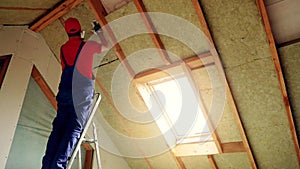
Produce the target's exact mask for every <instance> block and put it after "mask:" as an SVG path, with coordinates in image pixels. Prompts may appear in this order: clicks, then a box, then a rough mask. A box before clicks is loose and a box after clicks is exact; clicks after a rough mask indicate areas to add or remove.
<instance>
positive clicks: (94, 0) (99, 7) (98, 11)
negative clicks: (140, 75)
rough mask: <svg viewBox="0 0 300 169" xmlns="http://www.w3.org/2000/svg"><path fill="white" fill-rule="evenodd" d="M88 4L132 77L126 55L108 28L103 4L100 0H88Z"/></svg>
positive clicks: (133, 73)
mask: <svg viewBox="0 0 300 169" xmlns="http://www.w3.org/2000/svg"><path fill="white" fill-rule="evenodd" d="M88 4H89V5H90V7H91V9H92V11H93V13H94V15H95V17H96V19H97V21H98V22H99V24H100V25H101V27H102V29H103V32H104V33H107V35H108V37H109V40H110V43H111V44H114V47H115V49H116V54H117V56H118V58H119V60H120V61H121V63H122V64H123V65H124V67H125V69H126V70H127V71H128V73H129V75H130V76H131V77H134V75H135V72H134V70H133V69H132V67H131V66H130V65H129V63H128V61H127V59H126V55H125V53H124V52H123V50H122V48H121V46H120V44H119V43H118V42H117V39H116V37H115V35H114V33H113V31H112V29H111V28H110V26H109V24H108V22H107V20H106V18H105V15H106V11H105V9H104V7H103V4H102V2H101V1H100V0H88Z"/></svg>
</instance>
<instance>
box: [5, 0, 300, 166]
mask: <svg viewBox="0 0 300 169" xmlns="http://www.w3.org/2000/svg"><path fill="white" fill-rule="evenodd" d="M261 3H262V1H259V0H258V1H254V0H246V1H245V0H235V1H230V2H225V1H217V0H201V1H199V3H198V1H195V0H188V1H187V0H176V2H173V1H172V2H169V1H162V0H143V1H141V0H135V1H130V0H102V1H97V0H89V1H88V0H66V1H60V0H45V1H38V0H28V1H21V0H2V1H1V2H0V24H2V25H4V26H22V25H28V27H29V28H30V29H32V30H34V31H36V32H39V33H41V35H42V36H43V37H44V39H45V40H46V42H47V44H48V45H49V47H50V49H51V50H52V51H53V53H54V55H55V56H56V58H57V60H59V48H60V46H61V45H62V44H63V43H64V42H65V41H66V40H67V36H66V34H65V32H64V29H63V24H62V23H63V21H64V20H65V19H67V18H68V17H76V18H78V19H79V21H80V22H81V24H82V29H83V30H84V31H85V32H86V34H85V39H86V40H87V39H88V37H91V36H92V32H91V22H92V21H93V20H98V21H99V23H100V24H102V25H105V23H112V22H113V21H115V23H118V22H116V21H117V19H119V20H118V21H120V20H122V17H124V16H128V15H130V14H136V13H139V12H141V10H144V11H145V10H146V11H148V12H160V13H167V14H171V15H174V16H178V17H180V18H183V19H184V20H186V21H188V22H190V23H192V24H193V25H195V26H196V27H197V28H199V29H200V30H202V31H204V32H205V33H206V35H208V39H210V37H209V35H211V38H212V39H213V42H214V43H213V44H210V45H207V43H208V41H207V43H204V44H203V46H202V47H203V48H198V50H197V51H193V50H191V49H190V48H189V46H187V45H186V44H183V43H182V42H180V41H178V40H176V39H174V38H172V37H170V36H165V35H159V36H158V35H155V34H151V31H149V29H152V31H153V30H154V29H157V31H159V32H163V31H164V27H163V26H161V25H163V23H162V22H159V19H156V18H155V16H151V17H152V20H150V22H149V20H147V19H144V18H143V17H141V18H136V20H134V22H129V21H128V23H126V24H127V25H126V24H124V23H122V22H120V27H118V26H116V27H113V26H114V25H113V24H112V25H111V26H112V32H113V34H117V33H119V32H122V31H125V32H126V31H128V32H130V30H132V29H138V28H140V29H141V30H148V32H150V33H143V34H138V35H134V36H131V37H127V38H126V39H122V40H121V41H118V43H116V45H115V47H114V48H112V49H111V50H109V51H108V53H107V54H106V55H105V56H104V58H103V60H102V61H101V62H100V63H98V64H99V65H100V67H99V68H98V70H97V79H96V90H97V91H100V92H101V93H102V95H103V100H102V101H101V105H100V110H101V112H102V116H100V115H98V116H96V117H95V121H97V122H99V123H104V121H105V122H107V123H108V124H109V126H111V127H112V128H113V129H114V130H115V131H117V132H118V133H121V134H124V135H127V136H130V137H134V138H148V137H151V136H153V135H156V134H157V133H158V132H159V129H158V127H157V126H156V124H154V123H149V124H141V123H135V122H134V121H131V120H128V119H126V117H124V116H123V114H120V109H119V108H118V107H116V105H114V104H113V102H114V101H115V100H113V97H114V95H113V93H112V92H111V90H112V88H113V87H114V86H113V85H114V81H113V80H114V79H113V77H115V74H116V72H117V71H118V70H119V69H123V68H125V71H124V72H126V71H128V70H130V69H132V71H134V72H135V73H140V72H144V71H147V70H148V69H150V68H160V69H166V68H165V65H166V62H170V63H171V65H172V64H173V63H174V62H176V59H178V58H179V59H182V60H185V59H189V58H192V57H194V56H204V55H203V54H205V53H207V52H209V53H210V55H208V56H206V57H204V58H205V59H204V60H203V59H202V60H201V63H198V64H206V63H210V62H213V66H207V67H206V69H200V68H197V69H196V68H195V70H192V71H191V76H192V77H193V78H194V81H195V84H196V87H197V88H198V89H199V93H200V94H201V95H202V96H203V97H204V98H205V101H204V104H205V105H206V106H207V107H211V103H210V102H212V98H211V93H212V90H210V89H209V84H205V83H203V81H204V80H205V78H207V77H206V76H207V75H206V76H205V75H204V74H206V71H207V70H208V71H216V72H219V77H220V78H222V75H223V73H224V75H226V79H227V81H226V83H225V84H223V85H224V86H223V87H225V88H226V85H228V87H229V88H226V89H230V90H228V91H227V92H228V95H227V99H226V102H225V104H224V111H223V112H222V113H223V114H222V116H221V117H220V119H219V121H218V126H217V128H216V133H217V137H218V139H219V142H220V144H221V147H222V149H223V153H220V154H216V155H194V156H182V157H178V156H175V155H174V153H173V152H172V151H166V152H164V153H162V154H159V155H156V156H151V157H146V156H145V157H142V158H132V157H130V156H129V157H126V156H125V157H124V159H125V160H126V162H127V164H128V166H129V167H130V168H132V169H142V168H145V169H160V168H161V169H167V168H174V169H175V168H176V169H177V168H178V169H194V168H195V169H196V168H208V169H210V168H237V169H240V168H287V169H290V168H299V158H300V157H299V146H298V144H297V143H295V141H296V142H297V136H296V137H295V134H296V132H297V131H298V132H297V135H298V136H299V134H300V107H299V106H298V105H299V104H297V100H299V99H300V93H299V91H300V90H298V89H299V86H300V78H299V77H300V76H299V72H300V70H299V66H298V65H299V64H300V63H299V57H300V56H299V53H300V43H299V38H300V31H299V30H300V28H299V25H300V12H299V10H297V9H299V8H300V2H299V1H297V0H265V5H266V9H267V12H269V20H270V24H271V26H272V30H273V32H272V33H273V35H274V38H275V44H276V46H274V47H277V51H278V54H279V60H280V64H281V67H282V71H281V68H280V69H279V72H278V65H277V66H276V62H275V63H274V60H276V58H275V59H274V52H272V50H270V49H271V48H272V47H270V46H271V45H270V44H269V43H268V38H270V37H269V35H268V33H266V31H265V29H264V28H265V27H264V24H263V23H264V22H263V19H262V16H263V14H261V13H260V10H259V4H261ZM91 4H92V5H91ZM97 4H102V5H103V8H102V9H101V8H99V6H97ZM195 4H196V5H195ZM197 6H198V7H200V6H201V9H202V10H200V8H199V9H198V8H197ZM99 10H102V12H101V13H100V12H99ZM95 11H96V12H98V14H95ZM202 12H203V16H204V19H205V20H201V15H199V13H202ZM53 18H54V19H53ZM151 21H152V22H151ZM203 21H204V22H206V23H207V27H205V24H204V23H203ZM121 23H122V24H124V25H121ZM129 24H130V25H129ZM168 24H169V23H168ZM35 25H37V27H36V28H35V27H34V26H35ZM147 25H148V26H147ZM149 25H150V26H149ZM171 25H172V24H171ZM173 26H174V25H173ZM176 26H178V27H181V29H182V30H184V29H183V28H184V27H182V26H183V25H175V27H176ZM206 28H207V30H208V34H207V30H206ZM0 29H1V28H0ZM120 30H121V31H120ZM179 34H180V33H179ZM182 34H183V35H184V34H186V35H188V32H182ZM107 36H108V37H109V36H110V34H108V35H107ZM178 36H179V35H178ZM116 37H117V38H119V37H118V36H116ZM269 41H270V39H269ZM146 49H165V50H166V51H168V52H169V53H168V54H165V53H160V52H159V51H156V50H155V51H154V50H151V51H150V54H151V55H150V56H147V57H146V59H148V60H147V62H149V63H148V64H149V65H150V66H149V65H147V66H148V67H145V66H143V65H144V64H145V59H144V58H141V56H140V55H149V52H147V50H146ZM214 50H216V51H217V55H215V54H214V53H213V51H214ZM275 52H276V51H275ZM276 53H277V52H276ZM135 55H138V56H139V58H138V57H136V56H135ZM166 55H167V57H168V55H169V56H170V58H171V61H165V59H164V57H165V56H166ZM129 56H130V57H129ZM172 56H176V57H172ZM216 56H217V59H216V58H215V57H216ZM125 57H128V60H129V63H128V65H127V66H126V64H125V67H121V68H120V62H121V61H123V60H124V58H125ZM275 57H276V56H275ZM130 58H133V59H130ZM149 58H150V59H149ZM158 60H159V61H158ZM277 60H278V58H277ZM279 60H278V61H279ZM219 62H220V63H221V64H222V66H221V65H218V64H219ZM220 69H221V70H220ZM205 70H206V71H205ZM129 72H130V71H129ZM121 75H123V74H121ZM126 75H127V74H126V73H125V74H124V75H123V76H126ZM281 76H282V78H283V79H284V85H283V86H282V81H281V80H283V79H281V78H280V77H281ZM280 79H281V80H280ZM122 85H124V83H122V81H120V82H118V84H117V86H116V88H119V90H120V91H123V92H125V93H122V92H120V94H119V97H121V98H122V95H125V96H127V95H128V93H127V94H126V92H129V93H130V94H129V96H130V100H131V102H132V103H133V104H134V105H135V106H136V108H138V109H141V110H145V109H147V107H146V106H145V104H144V103H143V100H142V98H141V96H140V95H139V94H136V93H138V91H137V89H136V88H135V86H134V84H128V85H129V87H128V89H127V88H126V87H127V86H126V85H127V84H126V81H125V86H122ZM285 85H286V86H285ZM284 91H285V92H287V94H288V95H287V96H288V99H289V101H290V102H288V103H290V106H289V105H288V104H287V102H286V99H285V100H283V97H285V96H284ZM125 100H126V98H125ZM124 104H125V103H124ZM289 108H291V110H290V113H291V114H289V110H288V109H289ZM129 111H130V110H129ZM103 119H104V121H103ZM293 125H295V127H294V126H293ZM106 129H107V128H106ZM107 130H108V129H107ZM295 130H296V132H295ZM110 137H111V139H112V142H114V144H115V145H116V146H117V147H118V151H120V152H121V154H122V153H126V152H127V151H133V150H130V149H139V148H140V149H141V150H140V151H141V152H142V154H147V153H148V152H151V146H149V147H150V148H149V147H147V146H145V145H142V146H141V147H139V144H138V143H136V142H126V144H127V145H124V143H122V141H120V140H119V138H118V137H116V136H115V135H111V136H110ZM162 142H163V140H161V142H159V143H162ZM159 143H157V144H159ZM241 145H242V146H241ZM248 146H249V147H248ZM138 152H139V151H138ZM141 152H139V153H141ZM275 159H276V160H275ZM106 160H107V161H106V163H109V162H108V161H109V159H106Z"/></svg>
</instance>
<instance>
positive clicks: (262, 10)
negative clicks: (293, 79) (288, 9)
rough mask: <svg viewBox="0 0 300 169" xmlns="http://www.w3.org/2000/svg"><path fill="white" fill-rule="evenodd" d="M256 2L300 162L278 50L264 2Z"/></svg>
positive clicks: (299, 150) (260, 0) (299, 161)
mask: <svg viewBox="0 0 300 169" xmlns="http://www.w3.org/2000/svg"><path fill="white" fill-rule="evenodd" d="M256 4H257V6H258V8H259V11H260V14H261V17H262V21H263V24H264V27H265V31H266V34H267V38H268V42H269V46H270V51H271V55H272V58H273V62H274V66H275V69H276V73H277V78H278V81H279V84H280V88H281V93H282V98H283V102H284V104H285V110H286V114H287V118H288V121H289V125H290V132H291V134H292V139H293V142H294V147H295V151H296V153H297V158H298V163H299V164H300V149H299V142H298V137H297V132H296V128H295V124H294V120H293V115H292V111H291V106H290V101H289V98H288V94H287V90H286V85H285V82H284V77H283V74H282V69H281V65H280V61H279V57H278V52H277V49H276V44H275V40H274V37H273V33H272V29H271V25H270V21H269V18H268V14H267V10H266V7H265V4H264V1H263V0H256Z"/></svg>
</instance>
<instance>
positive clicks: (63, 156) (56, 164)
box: [51, 111, 83, 169]
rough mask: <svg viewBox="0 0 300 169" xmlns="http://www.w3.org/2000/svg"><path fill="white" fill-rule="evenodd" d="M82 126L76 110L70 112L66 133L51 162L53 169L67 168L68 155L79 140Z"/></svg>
mask: <svg viewBox="0 0 300 169" xmlns="http://www.w3.org/2000/svg"><path fill="white" fill-rule="evenodd" d="M82 128H83V127H82V125H81V123H80V122H79V120H78V118H77V116H76V113H75V111H72V112H69V117H68V122H67V126H66V128H65V133H64V135H63V136H62V139H61V141H60V143H59V146H58V149H57V152H56V156H55V158H54V160H53V162H52V164H51V169H64V168H66V164H67V160H68V157H70V156H71V153H72V151H73V149H74V147H75V145H76V143H77V142H78V139H79V137H80V134H81V132H82Z"/></svg>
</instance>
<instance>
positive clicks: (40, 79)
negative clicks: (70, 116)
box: [31, 66, 57, 110]
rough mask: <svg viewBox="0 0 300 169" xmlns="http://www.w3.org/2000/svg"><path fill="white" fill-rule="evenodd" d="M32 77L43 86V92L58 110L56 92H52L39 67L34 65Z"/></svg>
mask: <svg viewBox="0 0 300 169" xmlns="http://www.w3.org/2000/svg"><path fill="white" fill-rule="evenodd" d="M31 77H32V78H33V79H34V80H35V82H36V83H37V84H38V86H39V87H40V88H41V90H42V91H43V93H44V94H45V96H46V98H47V99H48V100H49V102H50V104H51V105H52V106H53V107H54V109H55V110H57V103H56V99H55V94H54V93H53V92H52V90H51V89H50V87H49V86H48V84H47V83H46V81H45V79H44V78H43V77H42V75H41V74H40V72H39V71H38V69H37V68H36V67H35V66H33V68H32V72H31Z"/></svg>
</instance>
